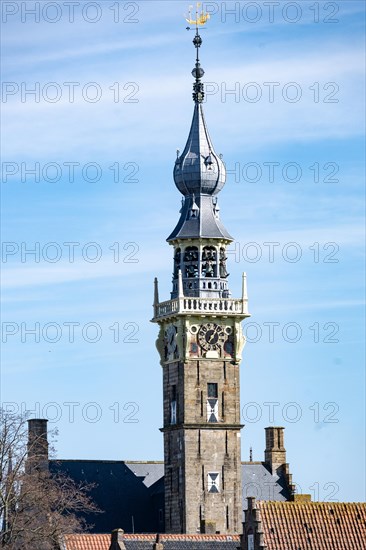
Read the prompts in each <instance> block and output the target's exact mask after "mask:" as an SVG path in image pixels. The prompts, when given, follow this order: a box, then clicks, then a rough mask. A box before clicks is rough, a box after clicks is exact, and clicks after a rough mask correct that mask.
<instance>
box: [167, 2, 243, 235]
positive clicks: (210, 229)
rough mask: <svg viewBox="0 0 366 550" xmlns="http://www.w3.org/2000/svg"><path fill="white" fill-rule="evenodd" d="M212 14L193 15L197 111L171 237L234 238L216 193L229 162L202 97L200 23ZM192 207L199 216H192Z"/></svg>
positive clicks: (179, 167)
mask: <svg viewBox="0 0 366 550" xmlns="http://www.w3.org/2000/svg"><path fill="white" fill-rule="evenodd" d="M208 18H209V15H208V14H204V13H203V12H201V14H199V13H198V11H197V13H196V19H195V20H193V19H192V18H191V14H189V18H188V19H187V21H188V22H189V23H190V24H195V25H196V33H195V37H194V39H193V44H194V47H195V48H196V64H195V67H194V69H193V70H192V75H193V77H194V79H195V82H194V84H193V100H194V104H195V105H194V111H193V118H192V124H191V129H190V132H189V135H188V140H187V143H186V146H185V148H184V150H183V152H182V153H181V154H180V151H178V152H177V158H176V161H175V166H174V182H175V185H176V187H177V188H178V190H179V191H180V192H181V193H182V195H183V196H184V198H185V201H184V204H183V207H182V211H181V218H180V220H179V222H178V225H177V227H176V228H175V230H174V231H173V233H172V234H171V235H170V236H169V237H168V241H169V240H173V239H175V238H201V237H206V238H213V239H227V240H229V241H231V240H232V237H231V236H230V235H229V233H228V232H227V231H226V229H225V227H224V226H223V225H222V223H221V222H220V220H219V216H218V212H219V208H218V205H217V197H216V195H217V194H218V193H219V192H220V191H221V189H222V188H223V187H224V185H225V181H226V170H225V165H224V163H223V161H222V158H221V155H218V154H217V153H216V152H215V149H214V147H213V144H212V141H211V138H210V135H209V133H208V129H207V125H206V121H205V117H204V113H203V108H202V101H203V99H204V90H203V83H202V81H201V79H202V77H203V75H204V74H205V72H204V70H203V69H202V67H201V64H200V58H199V51H200V47H201V45H202V38H201V36H200V34H199V32H198V26H199V25H201V26H202V25H203V24H204V23H205V22H206V21H207V19H208ZM192 208H193V209H194V210H196V209H197V210H196V213H197V216H193V217H192Z"/></svg>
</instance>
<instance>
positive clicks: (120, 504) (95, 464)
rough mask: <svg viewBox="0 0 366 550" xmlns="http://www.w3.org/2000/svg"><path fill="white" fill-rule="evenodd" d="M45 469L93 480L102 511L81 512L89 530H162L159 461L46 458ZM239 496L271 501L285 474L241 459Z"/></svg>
mask: <svg viewBox="0 0 366 550" xmlns="http://www.w3.org/2000/svg"><path fill="white" fill-rule="evenodd" d="M50 469H51V471H54V472H56V471H62V472H64V473H65V474H67V475H68V476H69V477H71V478H72V479H74V480H75V481H76V482H81V481H83V482H87V483H94V484H95V485H96V486H95V488H94V489H92V491H91V497H92V498H93V500H94V501H95V503H96V504H97V506H98V507H99V509H100V510H102V511H103V513H100V514H88V515H87V516H85V519H86V521H87V523H88V524H89V525H91V528H90V532H92V533H110V532H111V531H112V530H113V529H116V528H121V529H123V530H124V531H125V532H126V533H132V532H133V531H134V532H135V533H158V532H160V533H161V532H164V463H163V462H161V461H148V462H133V461H127V462H124V461H112V460H111V461H108V460H58V461H56V460H51V461H50ZM242 495H243V509H244V508H245V507H246V506H247V497H248V496H253V497H256V498H257V499H258V500H274V501H286V500H288V499H289V497H290V494H289V490H288V487H287V485H286V479H285V476H283V477H279V476H278V475H272V474H271V472H270V471H269V469H268V467H267V466H266V464H265V463H264V462H244V463H242ZM131 548H132V547H131ZM200 548H203V547H200ZM177 550H178V547H177Z"/></svg>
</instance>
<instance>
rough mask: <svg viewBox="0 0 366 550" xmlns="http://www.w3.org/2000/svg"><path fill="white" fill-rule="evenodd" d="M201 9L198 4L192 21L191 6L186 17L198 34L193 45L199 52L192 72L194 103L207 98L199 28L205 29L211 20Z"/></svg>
mask: <svg viewBox="0 0 366 550" xmlns="http://www.w3.org/2000/svg"><path fill="white" fill-rule="evenodd" d="M200 7H201V4H200V3H199V2H198V3H197V4H196V19H192V8H193V6H189V12H188V13H189V15H188V17H186V21H187V22H188V23H189V24H190V25H195V27H196V34H195V37H194V39H193V44H194V47H195V48H196V50H197V54H196V65H195V67H194V69H193V71H192V75H193V77H194V78H195V79H196V82H195V83H194V84H193V101H194V102H195V103H202V101H203V99H204V97H205V94H204V91H203V84H202V82H201V78H202V77H203V75H204V74H205V71H204V70H203V69H202V67H201V65H200V59H199V55H198V51H199V48H200V47H201V45H202V38H201V36H200V35H199V32H198V27H203V26H204V24H205V23H206V22H207V21H208V20H209V19H210V14H209V13H205V12H204V11H203V8H201V12H200V10H199V8H200ZM187 29H188V30H190V27H187Z"/></svg>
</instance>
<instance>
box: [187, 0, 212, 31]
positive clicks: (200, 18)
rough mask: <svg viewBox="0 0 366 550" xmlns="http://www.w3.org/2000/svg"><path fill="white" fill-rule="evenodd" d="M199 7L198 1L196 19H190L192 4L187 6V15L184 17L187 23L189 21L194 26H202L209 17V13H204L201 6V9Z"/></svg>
mask: <svg viewBox="0 0 366 550" xmlns="http://www.w3.org/2000/svg"><path fill="white" fill-rule="evenodd" d="M200 8H201V3H200V2H198V3H197V4H196V19H192V10H193V6H189V12H188V17H186V21H187V23H189V24H190V25H195V26H196V27H202V26H203V25H204V24H205V23H206V22H207V21H208V20H209V19H210V14H209V13H205V12H204V11H203V8H201V10H200Z"/></svg>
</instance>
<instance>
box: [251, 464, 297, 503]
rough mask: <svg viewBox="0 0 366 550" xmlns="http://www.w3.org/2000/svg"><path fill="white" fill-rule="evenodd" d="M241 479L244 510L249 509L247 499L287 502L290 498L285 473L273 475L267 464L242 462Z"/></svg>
mask: <svg viewBox="0 0 366 550" xmlns="http://www.w3.org/2000/svg"><path fill="white" fill-rule="evenodd" d="M241 478H242V487H243V509H246V507H247V497H255V498H257V499H258V500H274V501H286V500H289V498H290V492H289V488H288V486H287V483H286V478H285V476H284V475H283V473H281V474H280V475H278V474H272V473H271V472H270V471H269V469H268V467H267V466H266V463H265V462H242V468H241Z"/></svg>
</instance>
